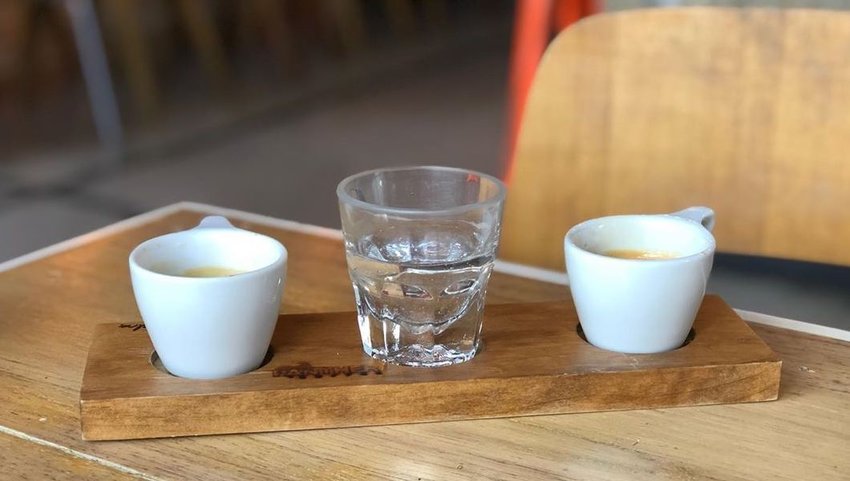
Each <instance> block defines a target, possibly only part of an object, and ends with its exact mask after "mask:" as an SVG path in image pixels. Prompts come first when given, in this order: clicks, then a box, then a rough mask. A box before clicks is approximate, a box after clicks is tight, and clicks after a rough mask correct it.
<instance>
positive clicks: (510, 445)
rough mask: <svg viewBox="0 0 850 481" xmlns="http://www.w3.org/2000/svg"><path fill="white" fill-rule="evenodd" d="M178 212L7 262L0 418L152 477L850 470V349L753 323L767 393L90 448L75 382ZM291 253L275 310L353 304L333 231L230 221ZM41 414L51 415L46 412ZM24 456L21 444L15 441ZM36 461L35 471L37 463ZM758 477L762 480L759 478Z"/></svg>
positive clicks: (0, 284) (502, 291)
mask: <svg viewBox="0 0 850 481" xmlns="http://www.w3.org/2000/svg"><path fill="white" fill-rule="evenodd" d="M202 215H203V214H202V213H201V212H180V213H178V214H174V215H167V216H163V217H162V218H158V219H154V220H151V222H150V223H148V224H145V225H143V226H141V227H137V228H131V229H127V230H124V231H122V232H119V233H114V234H110V235H105V236H100V237H98V238H96V239H94V240H91V242H88V243H86V244H85V245H82V246H80V247H77V248H74V249H71V250H68V251H64V252H61V253H58V254H55V255H52V256H50V257H47V258H44V259H41V260H38V261H36V262H32V263H29V264H25V265H23V266H20V267H17V268H15V269H12V270H9V271H5V272H0V406H2V409H0V424H2V425H3V426H6V427H8V428H10V429H14V430H17V431H20V432H24V433H27V434H29V435H32V436H35V437H38V438H41V439H44V440H46V441H49V442H53V443H57V444H60V445H63V446H67V447H68V448H69V449H73V450H75V451H78V452H83V453H86V454H89V455H92V456H95V457H98V458H100V459H107V460H109V461H112V462H115V463H118V464H120V465H123V466H126V467H129V468H132V469H135V470H138V471H141V472H144V473H147V475H148V476H150V477H152V478H159V479H204V480H205V481H218V480H232V479H269V480H279V479H291V480H302V479H330V480H361V479H362V480H375V479H379V480H384V479H386V480H410V481H415V480H419V479H422V480H438V479H439V480H451V479H582V480H594V479H598V480H614V479H627V480H641V479H652V480H657V479H694V480H703V479H705V480H710V479H723V480H751V479H753V478H754V477H759V478H762V479H776V480H795V481H796V480H799V479H818V480H845V479H846V473H848V472H850V459H848V457H847V455H846V454H847V451H848V446H850V435H848V433H850V418H848V416H846V415H844V413H847V412H850V343H846V342H841V341H835V340H831V339H826V338H819V337H814V336H808V335H804V334H800V333H797V332H792V331H786V330H782V329H774V328H768V327H763V326H757V325H754V326H752V327H753V330H754V331H755V332H756V333H757V334H758V335H759V336H760V337H761V338H762V339H764V341H765V342H766V343H767V345H768V346H770V348H771V349H772V350H773V351H774V352H776V354H777V355H778V356H779V358H780V359H782V360H783V365H782V384H781V386H780V399H779V400H778V401H775V402H770V403H754V404H740V405H720V406H705V407H691V408H686V409H678V408H676V409H656V410H651V411H622V412H607V413H588V414H581V415H563V416H536V417H528V418H510V419H493V420H481V421H462V422H444V423H431V424H414V425H400V426H385V427H369V428H350V429H327V430H317V431H300V432H281V433H266V434H245V435H226V436H204V437H198V438H178V439H156V440H139V441H120V442H113V441H104V442H96V443H91V442H86V441H82V440H81V439H80V418H79V391H80V387H81V380H82V377H83V370H84V366H85V362H86V355H87V350H88V347H89V345H90V344H91V341H92V338H93V337H92V336H93V329H94V326H95V325H96V324H100V323H120V322H127V321H128V320H130V321H131V322H139V317H138V312H137V310H136V307H135V305H134V302H133V298H132V291H131V289H130V282H129V273H128V272H127V256H128V255H129V253H130V250H131V249H132V248H133V247H134V246H135V245H137V244H138V243H140V242H141V241H143V240H145V239H148V238H150V237H153V236H155V235H159V234H163V233H166V232H171V231H176V230H181V229H185V228H188V227H192V226H193V225H195V224H197V221H198V220H199V218H200V217H201V216H202ZM237 223H238V224H239V225H241V226H243V227H248V228H252V229H254V230H258V231H261V232H264V233H266V234H270V235H272V236H274V237H275V238H277V239H279V240H281V241H282V242H283V243H284V244H285V245H286V246H287V248H288V250H289V252H290V265H289V278H288V281H287V288H286V293H285V296H284V301H283V305H282V312H284V313H311V312H314V313H315V312H327V311H350V310H352V309H353V307H354V303H353V296H352V293H351V285H350V282H349V280H348V277H347V273H346V271H345V257H344V254H343V248H342V245H341V243H340V242H339V241H337V240H331V239H322V238H317V237H314V236H309V235H305V234H298V233H293V232H287V231H283V230H280V229H275V228H272V227H269V226H262V225H257V224H250V223H244V222H237ZM567 295H568V294H567V291H566V290H565V289H564V287H563V286H556V285H552V284H546V283H540V282H535V281H531V280H527V279H520V278H516V277H511V276H506V275H501V274H494V276H493V278H492V280H491V283H490V286H489V289H488V297H487V298H488V303H491V304H495V303H505V302H531V301H558V300H566V299H567ZM42 417H46V418H48V419H49V420H50V422H49V423H43V422H39V419H40V418H42ZM13 449H14V452H13V454H11V455H15V456H25V455H26V454H25V453H23V452H22V451H24V450H26V449H31V448H28V447H23V448H13ZM34 469H35V468H34ZM754 473H757V474H754Z"/></svg>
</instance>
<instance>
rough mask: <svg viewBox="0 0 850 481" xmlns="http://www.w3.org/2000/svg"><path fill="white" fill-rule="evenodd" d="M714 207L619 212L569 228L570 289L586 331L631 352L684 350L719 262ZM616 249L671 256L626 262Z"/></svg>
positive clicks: (594, 340) (604, 344)
mask: <svg viewBox="0 0 850 481" xmlns="http://www.w3.org/2000/svg"><path fill="white" fill-rule="evenodd" d="M713 227H714V211H712V210H711V209H709V208H707V207H691V208H689V209H685V210H683V211H680V212H676V213H674V214H669V215H618V216H611V217H602V218H598V219H592V220H588V221H586V222H582V223H581V224H578V225H577V226H575V227H573V228H572V229H570V230H569V232H567V235H566V236H565V238H564V252H565V256H566V263H567V274H568V276H569V280H570V290H571V291H572V296H573V301H574V302H575V306H576V310H577V312H578V317H579V321H580V323H581V327H582V330H583V331H584V335H585V337H586V338H587V340H588V342H590V343H591V344H593V345H594V346H597V347H601V348H603V349H607V350H610V351H617V352H625V353H635V354H638V353H655V352H664V351H669V350H672V349H676V348H678V347H680V346H681V345H682V344H683V343H684V342H685V338H686V337H687V335H688V332H689V331H690V329H691V327H692V326H693V323H694V318H695V317H696V313H697V310H698V309H699V306H700V304H701V303H702V299H703V296H704V295H705V286H706V283H707V282H708V276H709V274H710V273H711V266H712V262H713V260H714V249H715V241H714V237H713V236H712V235H711V232H710V230H711V229H712V228H713ZM612 250H637V251H649V252H656V253H666V254H669V255H671V256H672V257H670V258H664V259H652V260H646V259H640V260H638V259H622V258H617V257H611V256H607V255H605V253H606V252H609V251H612Z"/></svg>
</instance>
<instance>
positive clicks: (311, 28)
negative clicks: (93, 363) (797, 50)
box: [0, 0, 846, 261]
mask: <svg viewBox="0 0 850 481" xmlns="http://www.w3.org/2000/svg"><path fill="white" fill-rule="evenodd" d="M519 2H525V3H526V4H527V5H528V4H534V3H541V2H540V1H539V0H517V1H513V0H457V1H452V0H242V1H240V0H99V1H92V0H0V261H2V260H5V259H9V258H12V257H15V256H18V255H21V254H24V253H26V252H29V251H32V250H35V249H37V248H39V247H43V246H46V245H50V244H52V243H55V242H58V241H60V240H63V239H67V238H69V237H72V236H74V235H78V234H81V233H84V232H87V231H90V230H92V229H94V228H96V227H100V226H103V225H106V224H109V223H111V222H114V221H116V220H118V219H121V218H125V217H128V216H131V215H133V214H137V213H141V212H144V211H147V210H150V209H152V208H155V207H159V206H162V205H166V204H169V203H172V202H177V201H180V200H194V201H199V202H207V203H212V204H218V205H223V206H227V207H233V208H238V209H244V210H249V211H254V212H258V213H262V214H267V215H272V216H276V217H283V218H288V219H294V220H298V221H301V222H307V223H312V224H318V225H325V226H331V227H336V226H338V223H339V220H338V217H337V208H336V198H335V193H334V187H335V185H336V183H337V182H338V181H339V180H340V179H342V178H343V177H344V176H346V175H348V174H351V173H354V172H357V171H360V170H364V169H369V168H376V167H381V166H387V165H403V164H444V165H455V166H463V167H468V168H473V169H477V170H481V171H484V172H488V173H492V174H496V175H502V174H503V173H504V171H505V159H507V157H508V155H507V150H508V146H509V144H510V138H511V130H512V129H511V127H509V124H510V122H509V119H508V118H507V116H508V115H507V114H508V112H507V111H508V109H509V107H508V106H509V105H511V103H510V102H509V97H510V96H509V90H508V78H509V73H508V70H509V59H510V52H511V44H512V37H513V36H515V31H514V27H515V25H519V22H518V21H517V18H516V15H517V11H518V8H519V6H520V5H522V3H519ZM558 3H559V4H561V5H566V9H567V10H565V11H562V12H560V13H559V15H560V18H556V20H555V23H557V25H552V29H551V31H550V32H548V34H549V35H550V36H551V35H554V34H555V33H556V30H557V29H559V28H563V27H564V26H566V25H567V24H569V23H570V22H572V21H574V20H576V19H577V18H579V17H581V16H584V15H588V14H592V13H594V12H596V11H600V10H604V9H608V10H616V9H625V8H636V7H651V6H659V5H661V6H663V5H673V4H724V5H750V4H767V5H777V6H794V5H808V6H812V5H816V6H820V7H828V8H829V7H831V8H841V7H843V6H845V5H844V4H845V3H846V2H845V1H835V0H833V1H828V0H821V1H817V2H812V1H808V2H807V1H802V0H800V1H782V0H778V1H758V2H742V1H714V2H705V1H703V2H695V1H690V2H674V1H669V0H668V1H648V0H644V1H640V0H628V1H627V0H621V1H618V0H609V1H608V2H599V1H595V2H593V1H586V0H567V1H561V2H558ZM527 5H526V6H527ZM561 9H562V10H564V9H563V8H561ZM532 60H533V61H536V59H532ZM526 70H527V71H528V72H527V73H526V79H520V82H527V81H530V75H531V73H533V63H532V64H531V66H530V67H526ZM513 96H514V97H517V95H516V94H513Z"/></svg>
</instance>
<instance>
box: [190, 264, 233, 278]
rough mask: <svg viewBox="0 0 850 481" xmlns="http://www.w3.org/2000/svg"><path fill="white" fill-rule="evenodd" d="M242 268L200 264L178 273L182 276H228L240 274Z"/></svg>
mask: <svg viewBox="0 0 850 481" xmlns="http://www.w3.org/2000/svg"><path fill="white" fill-rule="evenodd" d="M243 272H245V271H243V270H239V269H233V268H230V267H221V266H202V267H193V268H191V269H186V270H185V271H183V273H182V274H180V275H181V276H182V277H230V276H235V275H236V274H242V273H243Z"/></svg>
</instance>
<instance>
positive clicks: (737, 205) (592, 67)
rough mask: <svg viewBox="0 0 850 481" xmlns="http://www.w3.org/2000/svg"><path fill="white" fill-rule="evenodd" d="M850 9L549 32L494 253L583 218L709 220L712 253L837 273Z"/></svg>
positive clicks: (678, 15) (849, 144) (558, 248)
mask: <svg viewBox="0 0 850 481" xmlns="http://www.w3.org/2000/svg"><path fill="white" fill-rule="evenodd" d="M848 82H850V13H847V12H840V11H827V10H776V9H749V8H744V9H737V8H728V9H724V8H679V9H676V8H673V9H651V10H632V11H625V12H618V13H614V14H605V15H594V16H592V17H589V18H588V19H586V20H583V21H581V22H579V23H577V24H576V25H575V26H573V27H571V28H569V29H567V30H565V31H564V32H562V33H561V34H560V35H559V36H558V38H557V39H556V40H555V41H554V42H553V43H552V44H551V46H550V47H549V49H548V51H547V52H546V54H545V56H544V58H543V61H542V63H541V64H540V67H539V69H538V71H537V74H536V77H535V81H534V84H533V86H532V88H531V91H530V94H529V101H528V103H527V106H526V111H525V113H524V117H523V120H522V128H521V132H520V137H519V139H518V147H517V153H516V157H515V159H514V162H515V163H514V167H513V176H512V182H511V184H510V192H509V195H508V200H507V204H506V212H505V220H504V230H503V235H502V247H501V255H502V256H503V257H504V258H505V259H507V260H512V261H516V262H521V263H526V264H532V265H537V266H543V267H548V268H552V269H558V270H560V269H563V267H564V261H563V256H564V254H563V247H562V244H563V237H564V234H565V233H566V231H567V230H568V228H569V227H571V226H572V225H575V224H577V223H579V222H580V221H582V220H586V219H589V218H594V217H599V216H603V215H610V214H623V213H666V212H673V211H676V210H680V209H682V208H684V207H687V206H690V205H709V206H711V207H713V208H714V209H715V210H716V212H717V218H718V223H717V227H716V228H715V235H716V237H717V241H718V249H719V250H720V251H725V252H734V253H743V254H756V255H764V256H772V257H780V258H790V259H800V260H807V261H817V262H827V263H835V264H843V265H850V249H847V248H846V245H845V244H846V242H845V240H846V239H848V238H850V211H848V210H847V209H846V207H845V206H847V205H850V189H848V188H847V186H848V185H850V163H848V162H847V159H846V157H847V152H848V150H850V136H848V135H845V134H844V133H846V132H848V131H850V90H848V89H847V88H846V85H847V84H848Z"/></svg>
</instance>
